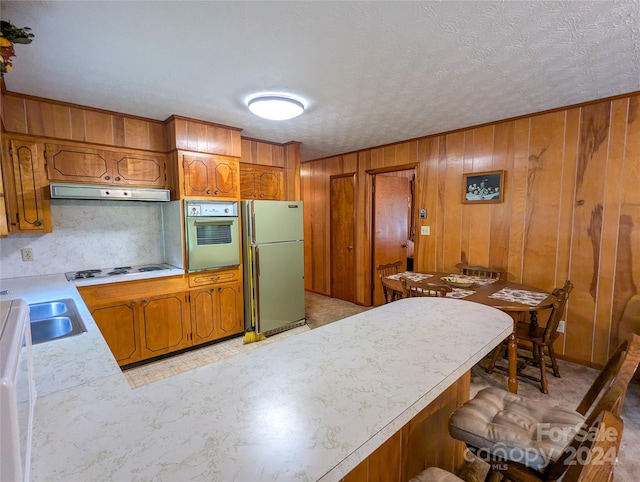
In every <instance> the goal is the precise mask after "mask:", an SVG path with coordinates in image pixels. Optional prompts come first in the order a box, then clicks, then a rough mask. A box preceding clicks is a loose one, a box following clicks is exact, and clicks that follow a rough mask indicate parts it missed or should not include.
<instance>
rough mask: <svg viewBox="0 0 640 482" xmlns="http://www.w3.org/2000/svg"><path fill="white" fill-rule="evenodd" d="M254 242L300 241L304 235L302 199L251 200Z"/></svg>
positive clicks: (252, 241) (252, 240)
mask: <svg viewBox="0 0 640 482" xmlns="http://www.w3.org/2000/svg"><path fill="white" fill-rule="evenodd" d="M249 202H250V203H251V204H250V211H251V214H250V216H251V219H250V222H251V233H252V237H251V238H252V239H251V243H252V244H263V243H277V242H280V241H298V240H302V239H303V237H304V227H303V224H302V202H301V201H249Z"/></svg>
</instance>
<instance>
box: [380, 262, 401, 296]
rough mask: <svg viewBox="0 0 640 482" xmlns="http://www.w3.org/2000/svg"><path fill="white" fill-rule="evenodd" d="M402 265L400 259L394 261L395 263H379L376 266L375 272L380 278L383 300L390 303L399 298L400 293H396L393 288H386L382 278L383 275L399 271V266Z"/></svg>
mask: <svg viewBox="0 0 640 482" xmlns="http://www.w3.org/2000/svg"><path fill="white" fill-rule="evenodd" d="M401 267H402V261H396V262H395V263H388V264H379V265H378V266H376V272H377V273H378V278H380V285H381V286H382V295H383V296H384V302H385V303H390V302H392V301H395V300H397V299H400V297H401V296H400V293H396V292H395V291H393V290H390V289H388V288H387V287H386V286H385V285H384V283H383V282H382V278H384V277H385V276H390V275H392V274H398V273H399V272H400V268H401Z"/></svg>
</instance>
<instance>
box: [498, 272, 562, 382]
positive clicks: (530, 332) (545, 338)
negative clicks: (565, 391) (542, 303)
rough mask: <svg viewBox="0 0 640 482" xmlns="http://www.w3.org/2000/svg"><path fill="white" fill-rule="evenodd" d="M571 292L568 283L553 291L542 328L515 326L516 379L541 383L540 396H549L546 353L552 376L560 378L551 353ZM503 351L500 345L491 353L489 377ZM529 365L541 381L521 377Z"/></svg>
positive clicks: (524, 325)
mask: <svg viewBox="0 0 640 482" xmlns="http://www.w3.org/2000/svg"><path fill="white" fill-rule="evenodd" d="M572 289H573V284H572V283H571V281H569V280H567V281H566V282H565V284H564V286H563V287H562V288H556V289H554V290H553V292H552V293H551V294H552V295H553V296H555V300H554V302H553V306H552V307H551V312H550V313H549V318H548V320H547V323H546V325H545V326H538V325H537V324H532V323H526V322H521V321H519V322H517V323H516V326H515V334H516V339H517V340H518V348H519V349H520V350H521V351H520V354H519V355H518V360H519V364H518V375H519V376H522V377H524V378H527V379H529V380H533V381H535V382H539V383H540V390H541V391H542V393H549V389H548V387H549V383H548V382H547V362H546V359H545V351H546V352H547V354H548V356H549V361H550V362H551V368H552V370H553V376H555V377H560V370H559V369H558V363H557V361H556V354H555V351H554V349H553V343H554V342H555V341H556V340H557V339H558V336H560V332H559V331H558V325H559V324H560V320H561V319H562V315H563V314H564V310H565V306H566V304H567V300H568V299H569V294H570V293H571V290H572ZM505 349H506V342H503V343H502V344H500V345H499V346H498V347H497V348H496V349H495V350H494V351H493V356H492V357H491V361H490V362H489V366H488V367H487V373H492V372H493V370H494V369H495V368H496V362H497V361H498V359H499V358H500V356H501V355H502V354H503V353H504V351H505ZM523 350H530V351H531V355H527V354H522V351H523ZM531 365H537V366H538V367H539V369H540V377H537V376H534V375H530V374H528V373H524V372H523V371H524V370H525V369H526V368H527V367H528V366H531Z"/></svg>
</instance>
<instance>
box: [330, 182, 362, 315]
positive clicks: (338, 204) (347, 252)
mask: <svg viewBox="0 0 640 482" xmlns="http://www.w3.org/2000/svg"><path fill="white" fill-rule="evenodd" d="M354 203H355V174H350V175H347V176H335V177H331V296H332V297H333V298H339V299H341V300H346V301H350V302H351V303H355V301H356V269H355V268H356V267H355V249H354V247H355V234H356V233H355V204H354Z"/></svg>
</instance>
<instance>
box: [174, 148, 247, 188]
mask: <svg viewBox="0 0 640 482" xmlns="http://www.w3.org/2000/svg"><path fill="white" fill-rule="evenodd" d="M182 169H183V186H182V190H183V195H184V196H187V197H205V198H207V197H209V198H218V197H220V198H233V199H237V198H238V195H239V183H238V159H236V158H233V157H227V156H216V155H205V154H202V155H196V154H183V155H182Z"/></svg>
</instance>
